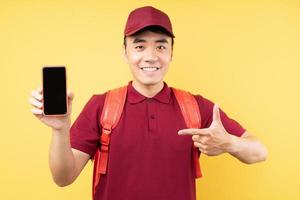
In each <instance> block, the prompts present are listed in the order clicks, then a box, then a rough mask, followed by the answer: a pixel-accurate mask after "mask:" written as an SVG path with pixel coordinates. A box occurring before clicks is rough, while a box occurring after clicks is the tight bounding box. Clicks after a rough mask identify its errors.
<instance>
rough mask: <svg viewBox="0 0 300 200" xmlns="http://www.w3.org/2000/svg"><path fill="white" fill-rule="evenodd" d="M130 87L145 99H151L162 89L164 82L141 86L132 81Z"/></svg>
mask: <svg viewBox="0 0 300 200" xmlns="http://www.w3.org/2000/svg"><path fill="white" fill-rule="evenodd" d="M132 86H133V87H134V89H136V91H138V92H139V93H141V94H142V95H144V96H145V97H147V98H152V97H154V96H155V95H156V94H157V93H159V92H160V91H161V90H162V89H163V87H164V82H163V81H161V82H160V83H157V84H155V85H143V84H139V83H137V82H136V81H132Z"/></svg>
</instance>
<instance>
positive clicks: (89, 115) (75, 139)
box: [70, 94, 105, 158]
mask: <svg viewBox="0 0 300 200" xmlns="http://www.w3.org/2000/svg"><path fill="white" fill-rule="evenodd" d="M104 100H105V94H101V95H93V96H92V97H91V98H90V99H89V101H88V102H87V103H86V105H85V106H84V108H83V110H82V111H81V113H80V114H79V116H78V117H77V119H76V120H75V121H74V123H73V124H72V126H71V129H70V140H71V147H72V148H74V149H77V150H79V151H82V152H85V153H87V154H89V155H90V156H91V158H93V157H94V155H95V153H96V150H97V148H98V147H99V145H100V142H99V136H100V130H101V129H102V128H101V125H100V121H99V119H100V116H101V112H102V108H103V104H104Z"/></svg>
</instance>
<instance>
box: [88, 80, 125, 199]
mask: <svg viewBox="0 0 300 200" xmlns="http://www.w3.org/2000/svg"><path fill="white" fill-rule="evenodd" d="M126 94H127V86H124V87H120V88H116V89H113V90H109V91H108V92H107V94H106V97H105V101H104V107H103V110H102V114H101V118H100V123H101V126H102V134H101V137H100V143H101V147H100V149H98V150H97V152H96V154H95V157H94V173H93V198H94V196H95V189H96V187H97V185H98V183H99V181H100V176H101V174H106V171H107V163H108V155H109V154H108V152H109V144H110V133H111V131H112V129H113V128H115V127H116V125H117V124H118V122H119V120H120V118H121V114H122V111H123V108H124V104H125V101H126Z"/></svg>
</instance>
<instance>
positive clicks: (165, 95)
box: [127, 81, 171, 104]
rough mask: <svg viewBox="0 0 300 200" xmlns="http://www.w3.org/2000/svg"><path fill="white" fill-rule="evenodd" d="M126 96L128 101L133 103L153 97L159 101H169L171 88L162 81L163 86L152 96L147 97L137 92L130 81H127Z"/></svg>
mask: <svg viewBox="0 0 300 200" xmlns="http://www.w3.org/2000/svg"><path fill="white" fill-rule="evenodd" d="M127 91H128V92H127V98H128V101H129V103H132V104H135V103H140V102H142V101H144V100H145V99H155V100H157V101H159V102H161V103H169V102H170V98H171V88H169V86H168V85H167V83H165V82H164V87H163V89H162V90H161V91H159V92H158V93H157V94H156V95H155V96H154V97H152V98H148V97H145V96H144V95H142V94H141V93H139V92H138V91H137V90H136V89H135V88H134V87H133V86H132V81H130V82H129V83H128V87H127Z"/></svg>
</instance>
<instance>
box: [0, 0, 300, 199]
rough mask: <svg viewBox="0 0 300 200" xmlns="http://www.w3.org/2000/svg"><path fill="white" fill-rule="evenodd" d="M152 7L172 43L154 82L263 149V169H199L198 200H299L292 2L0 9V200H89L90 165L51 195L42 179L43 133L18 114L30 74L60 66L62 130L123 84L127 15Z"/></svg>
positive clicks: (299, 7) (90, 1) (47, 177)
mask: <svg viewBox="0 0 300 200" xmlns="http://www.w3.org/2000/svg"><path fill="white" fill-rule="evenodd" d="M144 5H153V6H155V7H158V8H159V9H161V10H163V11H165V12H167V13H168V14H169V16H170V18H171V20H172V23H173V26H174V32H175V35H176V38H175V46H174V58H173V62H172V64H171V66H170V70H169V73H168V75H167V76H166V79H165V80H166V82H167V83H168V84H169V85H171V86H175V87H178V88H182V89H186V90H189V91H191V92H193V93H197V94H202V95H203V96H205V97H207V98H209V99H211V100H213V101H214V102H217V103H219V105H220V106H221V107H222V108H223V109H224V110H225V111H226V112H227V114H228V115H229V116H231V117H233V118H235V119H236V120H238V121H239V122H240V123H241V124H242V125H243V126H244V127H246V128H247V129H248V130H249V131H250V132H251V133H253V134H254V135H255V136H257V137H258V138H260V140H261V141H262V142H263V143H264V144H265V145H266V146H267V147H268V149H269V157H268V160H267V161H266V162H264V163H260V164H255V165H245V164H242V163H240V162H238V161H237V160H236V159H235V158H233V157H231V156H229V155H221V156H218V157H207V156H203V157H202V158H201V163H202V168H203V172H204V178H203V179H201V180H199V181H197V199H201V200H205V199H206V200H219V199H225V200H235V199H236V200H240V199H243V200H257V199H272V200H282V199H284V200H285V199H287V200H292V199H293V200H294V199H300V193H299V188H300V184H299V183H300V172H299V169H300V164H299V162H300V156H299V155H298V153H299V151H300V140H299V139H300V131H299V114H300V106H299V104H298V103H299V102H300V94H299V85H300V79H299V76H300V67H299V65H300V55H299V52H300V39H299V38H300V37H299V35H300V12H299V11H300V3H299V1H296V0H295V1H276V0H273V1H271V0H270V1H266V0H262V1H252V0H247V1H222V0H220V1H208V0H207V1H188V0H184V1H174V0H173V1H141V0H132V1H112V0H111V1H101V0H97V1H96V0H78V1H71V0H51V1H50V0H49V1H40V0H35V1H33V0H28V1H21V0H12V1H8V0H6V1H3V0H1V1H0V77H1V78H0V89H1V104H0V106H1V107H0V110H1V122H0V123H1V138H0V152H1V155H0V161H1V163H0V188H1V189H0V190H1V192H0V199H1V200H17V199H30V200H41V199H43V200H53V199H59V200H65V199H70V200H71V199H72V200H82V199H90V197H91V176H92V165H91V163H89V164H88V165H87V167H86V168H85V170H84V171H83V172H82V174H81V176H80V177H79V178H78V179H77V180H76V182H75V183H74V184H72V185H71V186H69V187H66V188H59V187H57V186H56V185H55V184H54V183H53V182H52V179H51V174H50V171H49V167H48V149H49V143H50V138H51V130H50V129H49V128H48V127H46V126H45V125H43V124H42V123H40V122H39V121H38V120H37V119H36V118H35V117H34V116H33V115H32V114H31V112H30V109H31V106H30V105H29V103H28V99H29V96H30V92H31V90H32V89H34V88H36V87H37V86H39V85H40V84H41V67H42V66H44V65H66V66H67V69H68V85H69V88H70V89H72V90H73V91H74V93H75V100H74V104H73V114H72V119H73V120H74V119H75V118H76V117H77V115H78V114H79V112H80V111H81V109H82V107H83V106H84V104H85V103H86V102H87V100H88V99H89V98H90V97H91V95H92V94H94V93H101V92H104V91H106V90H108V89H110V88H114V87H117V86H121V85H124V84H127V82H128V81H129V80H130V79H131V74H130V72H129V69H128V66H127V65H126V64H125V62H124V61H123V59H122V54H121V45H122V40H123V34H122V33H123V28H124V25H125V21H126V18H127V15H128V13H129V12H130V11H131V10H132V9H134V8H136V7H140V6H144Z"/></svg>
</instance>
